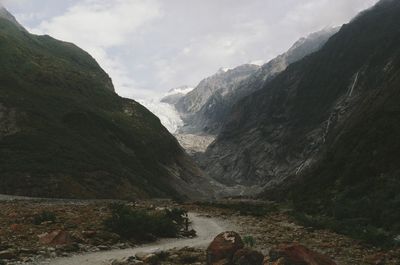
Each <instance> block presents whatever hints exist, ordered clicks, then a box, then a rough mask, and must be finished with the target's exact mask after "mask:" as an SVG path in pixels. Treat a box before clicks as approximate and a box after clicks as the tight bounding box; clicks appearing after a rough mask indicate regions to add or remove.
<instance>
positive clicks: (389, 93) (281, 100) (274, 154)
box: [204, 1, 400, 230]
mask: <svg viewBox="0 0 400 265" xmlns="http://www.w3.org/2000/svg"><path fill="white" fill-rule="evenodd" d="M399 14H400V2H399V1H381V2H379V3H378V4H377V5H376V6H375V7H374V8H372V9H370V10H367V11H365V12H363V13H362V14H360V15H359V16H358V17H357V18H355V19H354V20H353V21H351V22H350V23H349V24H347V25H344V26H343V27H342V28H341V30H340V31H339V32H338V33H337V34H336V35H334V36H333V37H331V38H330V39H329V41H328V42H327V43H326V44H325V45H324V46H323V48H322V49H321V50H319V51H317V52H316V53H314V54H312V55H310V56H308V57H306V58H304V59H303V60H301V61H299V62H297V63H294V64H292V65H291V66H289V67H288V68H287V69H286V70H285V71H284V72H282V73H281V74H279V75H277V76H276V77H275V78H274V79H272V80H271V81H269V82H267V83H266V84H265V85H264V86H263V88H262V89H261V90H259V91H257V92H255V93H253V94H252V95H250V96H248V97H246V98H245V99H243V100H242V101H240V102H239V103H238V104H237V105H235V107H234V110H233V112H232V113H231V115H230V117H229V120H228V122H227V123H226V124H225V126H224V128H223V129H222V132H221V134H220V135H219V136H218V138H217V139H216V141H214V143H213V144H212V145H211V146H210V147H209V148H208V150H207V151H206V153H205V157H206V159H205V162H204V167H205V169H206V171H207V172H208V173H209V174H210V175H211V176H212V177H214V178H216V179H218V180H220V181H221V182H223V183H225V184H228V185H234V184H237V183H240V184H243V185H259V186H265V187H269V190H268V191H267V192H266V193H265V196H274V195H276V197H278V198H279V197H287V196H289V195H293V196H292V197H293V201H294V202H295V203H296V204H297V205H298V206H299V207H301V208H303V209H307V210H308V211H310V212H311V211H313V212H319V213H324V214H331V215H333V216H336V217H337V216H340V217H341V218H362V219H363V220H365V219H364V218H367V220H368V222H370V224H376V225H379V226H385V227H387V228H390V227H392V228H395V227H397V226H395V223H396V221H395V220H396V219H398V218H399V215H398V214H394V215H392V213H394V212H396V213H398V210H396V209H398V207H400V205H399V201H398V200H396V196H395V195H394V194H395V192H394V190H398V189H399V188H400V182H399V181H398V179H399V167H398V165H399V163H400V161H399V157H400V153H399V150H400V146H399V145H400V141H399V135H400V127H399V124H400V122H399V121H400V111H399V107H398V106H399V104H398V101H399V100H400V98H399V87H400V78H399V77H400V32H399V28H398V25H399V22H400V20H399V19H400V16H399ZM376 21H380V23H376ZM277 187H279V188H277ZM366 202H374V204H373V206H371V205H370V204H369V203H366ZM364 205H370V206H368V207H365V206H364ZM371 207H372V208H373V210H372V208H371ZM383 220H385V221H383ZM396 229H397V230H398V227H397V228H396Z"/></svg>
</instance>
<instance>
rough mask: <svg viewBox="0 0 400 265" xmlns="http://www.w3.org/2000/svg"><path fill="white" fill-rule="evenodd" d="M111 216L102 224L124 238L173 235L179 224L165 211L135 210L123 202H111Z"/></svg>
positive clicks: (175, 234) (177, 230)
mask: <svg viewBox="0 0 400 265" xmlns="http://www.w3.org/2000/svg"><path fill="white" fill-rule="evenodd" d="M110 208H111V217H110V218H108V219H106V220H105V222H104V224H105V226H106V228H107V229H109V230H110V231H112V232H114V233H116V234H118V235H120V236H121V237H122V238H126V239H137V240H148V239H150V238H153V237H154V236H156V237H175V236H177V234H178V232H179V225H178V224H176V223H175V222H174V220H172V219H171V218H170V217H169V216H168V215H167V214H166V213H165V212H164V213H157V212H146V211H144V210H135V209H131V208H130V207H128V206H126V205H123V204H112V205H111V206H110Z"/></svg>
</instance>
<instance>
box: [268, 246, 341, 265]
mask: <svg viewBox="0 0 400 265" xmlns="http://www.w3.org/2000/svg"><path fill="white" fill-rule="evenodd" d="M269 259H270V262H271V263H272V264H282V265H336V263H335V262H334V261H332V260H331V259H330V258H329V257H327V256H325V255H323V254H320V253H317V252H314V251H312V250H309V249H308V248H306V247H304V246H302V245H298V244H291V245H281V246H278V247H277V248H275V249H272V250H271V251H270V253H269ZM271 263H269V264H271ZM267 265H268V264H267Z"/></svg>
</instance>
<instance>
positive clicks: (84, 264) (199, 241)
mask: <svg viewBox="0 0 400 265" xmlns="http://www.w3.org/2000/svg"><path fill="white" fill-rule="evenodd" d="M189 218H190V220H191V221H192V227H193V229H195V230H196V232H197V237H196V238H193V239H163V240H160V241H157V242H155V243H151V244H147V245H142V246H140V247H136V248H131V249H124V250H111V251H104V252H96V253H89V254H82V255H76V256H72V257H66V258H58V259H55V260H50V261H42V262H39V263H34V264H35V265H43V264H52V265H76V264H79V265H101V264H111V261H112V260H115V259H123V258H126V257H130V256H134V255H135V254H136V253H138V252H148V253H151V252H156V251H161V250H168V249H172V248H183V247H203V246H206V245H207V244H209V243H210V242H211V241H212V239H213V238H214V237H215V236H216V235H217V234H219V233H221V232H223V231H225V230H228V227H229V226H228V225H227V224H226V223H225V222H223V221H222V220H218V219H213V218H208V217H204V216H200V215H198V214H195V213H190V214H189Z"/></svg>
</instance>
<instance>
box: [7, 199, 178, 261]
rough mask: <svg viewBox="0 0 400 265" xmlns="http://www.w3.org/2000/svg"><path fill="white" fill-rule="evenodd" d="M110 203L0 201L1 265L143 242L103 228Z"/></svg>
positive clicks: (147, 204) (149, 204) (152, 205)
mask: <svg viewBox="0 0 400 265" xmlns="http://www.w3.org/2000/svg"><path fill="white" fill-rule="evenodd" d="M111 203H115V202H114V201H68V200H27V199H22V198H18V199H17V200H12V198H10V199H7V200H3V201H0V227H1V229H0V264H35V263H36V262H37V261H38V260H52V259H54V258H56V257H68V256H71V255H76V254H79V253H88V252H99V251H107V250H113V249H127V248H132V247H134V246H136V245H138V244H141V243H143V242H138V241H135V240H127V239H124V238H121V237H120V236H119V235H118V234H116V233H112V232H110V231H109V230H108V229H107V228H106V227H105V225H104V221H105V220H106V219H107V218H108V217H110V215H111V210H110V207H109V206H110V204H111ZM124 203H126V204H127V205H129V206H130V207H132V208H134V209H143V210H155V209H157V208H159V209H161V210H162V209H163V207H164V206H166V205H170V206H171V205H173V204H172V203H171V202H169V201H168V202H164V201H143V202H140V203H138V202H136V203H135V202H131V203H129V202H124ZM154 239H155V238H154ZM50 264H51V263H50Z"/></svg>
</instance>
